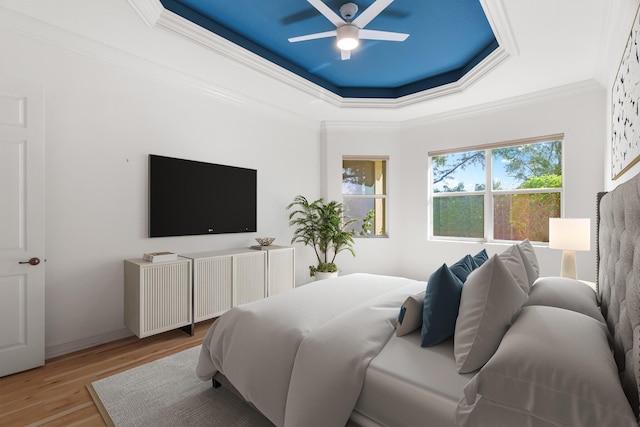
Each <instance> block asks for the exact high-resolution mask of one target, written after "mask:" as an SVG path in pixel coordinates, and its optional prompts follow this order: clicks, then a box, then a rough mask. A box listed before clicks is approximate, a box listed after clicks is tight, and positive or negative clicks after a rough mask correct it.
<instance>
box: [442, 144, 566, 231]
mask: <svg viewBox="0 0 640 427" xmlns="http://www.w3.org/2000/svg"><path fill="white" fill-rule="evenodd" d="M430 160H431V170H432V187H431V188H432V204H431V208H432V218H433V228H432V235H433V236H434V237H438V238H456V239H460V238H462V239H469V240H486V241H491V240H523V239H525V238H527V239H529V240H531V241H538V242H548V241H549V218H554V217H559V216H560V212H561V206H560V203H561V193H562V136H561V135H556V136H554V137H553V138H549V139H537V140H534V141H533V142H531V141H527V142H526V143H522V142H520V143H511V144H505V145H493V146H489V147H483V148H482V149H477V150H470V151H464V152H445V153H437V154H435V155H434V154H430Z"/></svg>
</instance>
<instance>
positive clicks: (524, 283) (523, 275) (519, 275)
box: [498, 245, 531, 294]
mask: <svg viewBox="0 0 640 427" xmlns="http://www.w3.org/2000/svg"><path fill="white" fill-rule="evenodd" d="M498 256H499V257H500V259H501V260H502V262H504V266H505V267H507V270H509V272H510V273H511V274H512V275H513V278H514V279H516V283H518V286H520V289H522V291H523V292H524V293H526V294H528V293H529V289H531V283H529V276H527V270H526V269H525V268H524V261H523V260H522V255H520V250H519V249H518V247H517V246H516V245H511V246H510V247H508V248H507V249H505V251H504V252H502V253H501V254H499V255H498Z"/></svg>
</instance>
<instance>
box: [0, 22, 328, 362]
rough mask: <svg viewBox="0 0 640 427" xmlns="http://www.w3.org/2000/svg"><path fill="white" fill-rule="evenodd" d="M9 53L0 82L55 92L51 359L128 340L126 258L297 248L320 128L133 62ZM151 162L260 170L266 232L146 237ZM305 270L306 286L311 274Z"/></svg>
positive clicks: (34, 46) (37, 46)
mask: <svg viewBox="0 0 640 427" xmlns="http://www.w3.org/2000/svg"><path fill="white" fill-rule="evenodd" d="M0 51H1V52H2V53H3V54H2V61H0V76H1V75H8V76H13V77H16V78H21V79H24V80H28V81H30V82H35V83H38V84H41V85H43V86H44V88H45V93H46V95H45V104H46V112H45V114H46V136H45V141H46V259H47V263H46V347H47V354H48V355H49V356H51V355H52V354H57V353H60V352H65V351H67V350H69V349H74V346H76V347H77V346H83V345H86V344H88V343H89V341H86V340H87V339H88V340H90V341H91V342H94V341H95V342H99V341H101V340H102V341H103V340H105V339H108V338H111V337H118V336H121V335H126V334H128V332H127V331H126V330H124V325H123V259H126V258H133V257H140V256H142V254H143V253H145V252H150V251H158V250H168V251H173V252H177V253H180V252H194V251H204V250H212V249H223V248H228V247H238V246H248V245H251V244H255V242H254V241H253V239H254V237H257V236H267V235H268V236H274V237H276V238H277V241H276V243H280V244H289V239H290V238H291V231H290V229H289V227H288V224H287V212H286V210H285V206H286V205H287V204H288V203H289V202H290V201H291V200H292V199H293V197H294V196H295V195H296V194H298V193H304V194H307V195H309V196H310V197H315V196H318V195H319V189H320V179H319V176H320V168H319V164H320V163H319V160H318V157H319V153H320V144H319V135H320V128H319V124H318V123H316V122H311V121H307V120H303V119H300V118H299V117H294V116H291V115H284V114H281V113H279V112H278V111H273V112H269V111H268V110H263V109H260V108H254V107H253V106H252V105H241V104H238V103H235V102H227V101H226V100H224V99H219V98H217V97H215V96H208V95H207V94H204V93H198V92H195V91H190V90H188V89H185V88H184V87H179V86H175V85H172V84H167V83H164V82H162V81H159V80H156V79H155V78H153V77H150V76H148V75H145V74H144V73H136V72H131V71H128V70H127V69H126V68H127V67H126V65H129V64H128V63H127V60H126V57H117V58H116V59H117V61H123V62H121V63H117V61H116V63H115V64H110V63H106V62H103V61H100V60H95V59H92V58H89V57H86V56H83V55H79V54H76V53H73V52H70V51H67V50H64V49H60V48H57V47H54V46H51V45H48V44H45V43H41V42H37V41H33V40H30V39H28V38H25V37H22V36H18V35H15V34H12V33H8V32H3V31H0ZM123 58H124V59H123ZM121 64H122V65H123V67H121V66H120V65H121ZM149 153H154V154H161V155H167V156H174V157H180V158H187V159H195V160H200V161H205V162H214V163H221V164H229V165H236V166H242V167H248V168H255V169H257V170H258V232H257V233H242V234H233V235H213V236H195V237H173V238H155V239H149V238H147V185H148V182H147V163H148V154H149ZM176 179H179V177H176ZM211 197H215V188H212V189H211ZM304 257H305V255H304V254H301V259H302V260H303V259H304ZM298 266H299V268H298V272H297V279H298V281H299V282H301V281H303V280H306V276H304V275H305V274H308V273H307V269H306V266H305V262H304V261H302V262H300V263H299V264H298Z"/></svg>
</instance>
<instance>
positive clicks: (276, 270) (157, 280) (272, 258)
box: [124, 245, 295, 338]
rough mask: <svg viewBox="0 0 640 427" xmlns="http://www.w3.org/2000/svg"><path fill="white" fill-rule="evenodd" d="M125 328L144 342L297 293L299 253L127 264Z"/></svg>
mask: <svg viewBox="0 0 640 427" xmlns="http://www.w3.org/2000/svg"><path fill="white" fill-rule="evenodd" d="M124 276H125V277H124V279H125V280H124V287H125V292H124V317H125V325H126V326H127V328H129V329H130V330H131V331H132V332H133V333H134V334H135V335H137V336H138V337H139V338H143V337H147V336H150V335H154V334H158V333H161V332H165V331H168V330H172V329H178V328H182V329H183V330H185V331H186V332H188V333H190V334H192V333H193V325H194V324H195V323H197V322H201V321H203V320H206V319H211V318H213V317H218V316H220V315H221V314H223V313H224V312H225V311H227V310H229V309H230V308H231V307H233V306H236V305H238V304H244V303H247V302H251V301H255V300H258V299H262V298H267V297H269V296H271V295H275V294H277V293H280V292H284V291H286V290H290V289H293V288H294V287H295V251H294V248H293V247H290V246H276V245H271V246H266V247H264V248H263V249H262V250H256V249H251V248H235V249H226V250H219V251H210V252H198V253H189V254H180V255H179V257H178V259H177V260H175V261H166V262H148V261H145V260H143V259H141V258H137V259H129V260H125V261H124Z"/></svg>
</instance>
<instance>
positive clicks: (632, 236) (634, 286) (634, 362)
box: [597, 175, 640, 416]
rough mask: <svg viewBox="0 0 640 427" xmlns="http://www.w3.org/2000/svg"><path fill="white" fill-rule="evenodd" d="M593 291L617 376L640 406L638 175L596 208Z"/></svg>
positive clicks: (639, 194)
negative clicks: (611, 344)
mask: <svg viewBox="0 0 640 427" xmlns="http://www.w3.org/2000/svg"><path fill="white" fill-rule="evenodd" d="M598 218H599V223H598V246H597V250H598V257H597V259H598V269H597V274H598V292H599V296H600V300H601V302H602V314H603V315H604V317H605V319H606V320H607V325H608V327H609V331H610V332H611V335H612V336H613V340H614V355H615V359H616V363H617V364H618V369H619V371H620V380H621V382H622V386H623V388H624V391H625V393H626V395H627V397H628V399H629V402H630V403H631V406H632V408H633V410H634V412H635V413H636V416H637V415H638V413H639V411H640V407H639V399H638V396H639V394H640V391H639V388H638V387H639V386H640V175H637V176H635V177H634V178H632V179H631V180H629V181H627V182H625V183H623V184H620V185H619V186H618V187H617V188H616V189H614V190H613V191H610V192H608V193H606V194H605V195H604V196H602V198H600V202H599V212H598Z"/></svg>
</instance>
